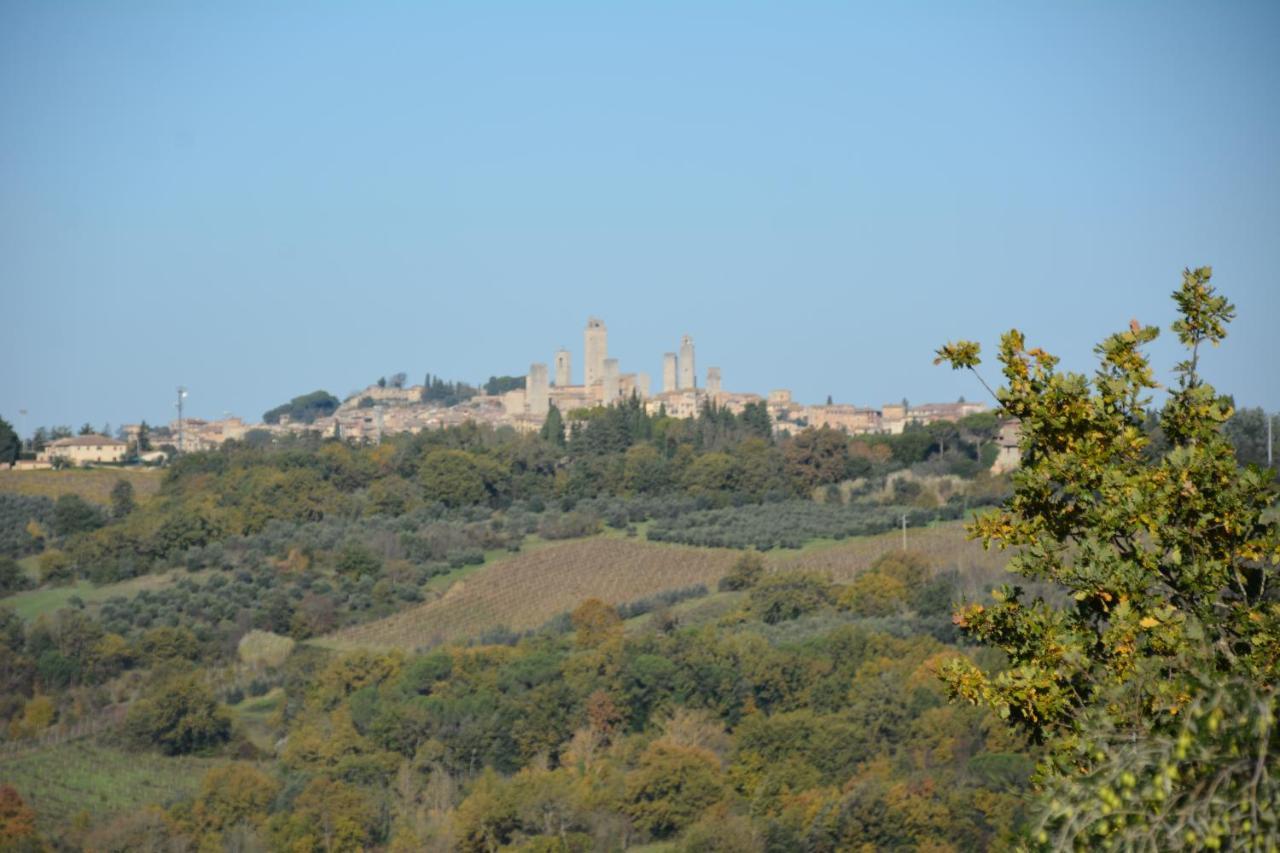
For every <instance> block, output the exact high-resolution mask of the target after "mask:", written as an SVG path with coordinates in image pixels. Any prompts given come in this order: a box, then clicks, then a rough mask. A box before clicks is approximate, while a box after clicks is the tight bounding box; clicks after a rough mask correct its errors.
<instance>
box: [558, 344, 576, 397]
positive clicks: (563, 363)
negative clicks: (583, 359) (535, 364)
mask: <svg viewBox="0 0 1280 853" xmlns="http://www.w3.org/2000/svg"><path fill="white" fill-rule="evenodd" d="M572 384H573V356H571V355H569V351H568V350H567V349H565V348H564V347H561V348H560V349H558V350H556V387H557V388H564V387H566V386H569V385H572Z"/></svg>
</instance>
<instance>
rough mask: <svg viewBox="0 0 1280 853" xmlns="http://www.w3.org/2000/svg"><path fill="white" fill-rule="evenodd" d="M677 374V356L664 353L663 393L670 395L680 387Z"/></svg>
mask: <svg viewBox="0 0 1280 853" xmlns="http://www.w3.org/2000/svg"><path fill="white" fill-rule="evenodd" d="M677 375H678V374H677V373H676V354H675V353H673V352H664V353H663V354H662V393H663V394H670V393H671V392H672V391H675V390H676V389H678V388H679V387H680V383H679V380H678V379H677Z"/></svg>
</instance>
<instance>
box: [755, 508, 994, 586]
mask: <svg viewBox="0 0 1280 853" xmlns="http://www.w3.org/2000/svg"><path fill="white" fill-rule="evenodd" d="M901 548H902V533H901V531H894V532H893V533H881V534H878V535H876V536H859V537H856V538H853V539H845V540H842V541H839V542H837V541H834V540H829V539H824V540H818V541H815V542H810V543H809V544H807V545H806V546H805V547H804V548H801V549H800V550H798V551H772V552H770V553H769V555H768V557H767V558H766V559H767V562H768V564H769V568H770V569H774V570H784V569H807V570H813V571H819V572H825V573H826V574H829V575H830V576H831V579H832V580H834V581H836V582H838V583H843V582H846V581H848V580H850V579H851V578H853V576H854V575H856V574H858V573H859V572H861V571H863V570H864V569H866V568H867V567H868V566H870V565H871V564H872V563H873V562H875V560H876V558H877V557H879V556H880V555H881V554H883V553H885V552H886V551H896V550H899V549H901ZM907 548H908V550H911V551H917V552H919V553H922V554H924V555H926V556H927V557H929V558H930V560H931V561H932V563H933V564H934V567H935V568H937V569H940V570H949V569H955V570H957V571H958V572H959V573H960V577H961V586H962V588H963V589H964V591H965V592H966V593H968V592H972V591H974V590H976V589H978V588H979V587H981V586H982V584H983V583H985V582H986V581H988V580H990V579H991V578H992V577H995V576H999V575H1000V573H1001V569H1002V568H1003V567H1004V564H1005V562H1006V561H1007V560H1008V557H1009V555H1008V554H1002V553H1000V552H999V551H984V550H983V549H982V545H981V543H978V542H973V541H970V540H969V539H968V538H967V537H966V535H965V524H964V522H960V521H949V522H946V523H944V524H937V525H934V526H933V527H911V528H907Z"/></svg>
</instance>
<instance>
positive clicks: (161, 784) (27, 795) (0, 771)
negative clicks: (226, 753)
mask: <svg viewBox="0 0 1280 853" xmlns="http://www.w3.org/2000/svg"><path fill="white" fill-rule="evenodd" d="M220 763H225V759H208V758H189V757H183V758H167V757H165V756H162V755H159V754H155V753H145V752H128V751H125V750H123V749H119V748H117V747H112V746H105V745H102V744H100V743H96V742H94V741H92V740H79V741H70V742H68V743H64V744H61V745H59V746H52V747H48V748H46V749H41V750H38V751H36V752H31V753H28V754H26V755H21V756H18V757H16V758H0V782H5V783H8V784H10V785H13V786H14V787H15V788H17V789H18V793H19V794H21V795H22V798H23V799H24V800H26V802H27V803H28V804H29V805H30V806H31V807H32V808H34V809H35V811H36V818H37V824H38V826H39V828H40V829H41V830H42V831H49V830H58V829H65V828H66V827H68V826H70V825H71V824H72V822H73V820H74V818H75V816H76V815H77V814H79V813H80V812H87V813H89V814H90V815H92V816H93V818H94V819H95V822H102V820H103V819H104V818H106V817H108V816H110V815H113V814H119V813H121V812H125V811H130V810H133V809H136V808H138V807H139V806H143V805H146V804H147V803H160V804H162V805H163V804H167V803H171V802H174V801H176V800H179V799H182V798H184V797H188V796H191V795H192V794H194V793H195V792H196V790H197V789H198V788H199V787H200V779H201V777H202V776H203V775H204V773H205V771H206V770H208V769H209V768H210V767H213V766H214V765H216V764H220Z"/></svg>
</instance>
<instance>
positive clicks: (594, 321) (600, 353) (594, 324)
mask: <svg viewBox="0 0 1280 853" xmlns="http://www.w3.org/2000/svg"><path fill="white" fill-rule="evenodd" d="M582 338H583V347H582V349H583V353H584V358H585V361H586V363H585V364H584V365H583V373H584V375H583V382H582V384H583V385H586V386H587V387H588V388H590V387H591V386H592V385H594V384H595V383H597V382H602V381H603V380H604V360H605V359H606V358H608V357H609V331H608V330H607V329H606V328H605V327H604V321H603V320H601V319H599V318H598V317H589V318H588V319H587V328H586V330H585V331H584V332H583V333H582Z"/></svg>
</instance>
